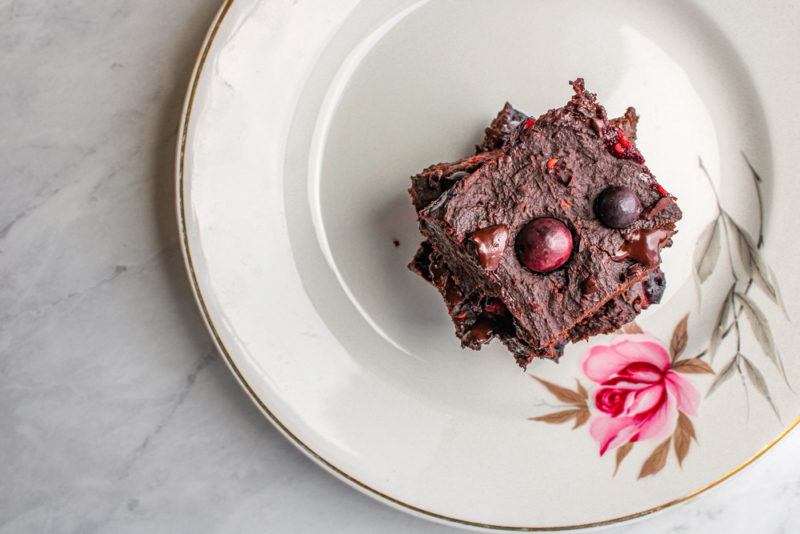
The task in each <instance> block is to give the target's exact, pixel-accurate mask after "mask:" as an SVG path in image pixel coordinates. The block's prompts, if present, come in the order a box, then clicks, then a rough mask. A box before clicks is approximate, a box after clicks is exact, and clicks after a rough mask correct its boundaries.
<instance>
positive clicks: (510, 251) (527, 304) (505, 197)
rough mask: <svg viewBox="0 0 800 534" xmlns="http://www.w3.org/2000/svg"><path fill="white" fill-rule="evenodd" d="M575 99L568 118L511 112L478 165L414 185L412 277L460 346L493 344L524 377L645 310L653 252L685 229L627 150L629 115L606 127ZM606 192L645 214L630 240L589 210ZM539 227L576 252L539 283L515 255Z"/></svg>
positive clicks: (442, 170)
mask: <svg viewBox="0 0 800 534" xmlns="http://www.w3.org/2000/svg"><path fill="white" fill-rule="evenodd" d="M573 88H574V90H575V96H574V97H573V98H572V99H571V100H570V102H569V103H568V104H567V105H566V106H564V107H563V108H558V109H555V110H551V111H549V112H548V113H546V114H545V115H543V116H541V117H539V118H538V119H532V118H529V117H526V116H525V115H524V114H522V113H521V112H519V111H517V110H515V109H514V108H513V107H512V106H511V105H510V104H506V106H505V107H504V108H503V110H501V112H500V113H499V114H498V116H497V118H496V119H495V120H494V121H493V122H492V124H491V125H490V126H489V128H487V130H486V138H485V139H484V141H483V143H482V144H481V145H479V146H478V147H477V148H478V153H477V154H475V155H474V156H470V157H468V158H465V159H463V160H461V161H458V162H454V163H444V164H438V165H434V166H432V167H429V168H428V169H426V170H425V171H423V172H422V173H420V174H418V175H416V176H414V177H413V178H412V187H411V190H410V193H411V197H412V201H413V203H414V205H415V207H416V208H417V210H418V213H419V219H420V228H421V231H422V233H423V235H425V236H426V237H427V241H426V243H424V244H423V246H422V247H421V248H420V251H419V252H418V254H417V257H416V258H415V260H414V261H413V262H412V265H411V267H412V269H413V270H415V271H417V272H419V273H420V274H422V275H423V277H425V278H426V279H428V280H429V281H431V282H432V283H433V284H434V285H436V286H437V287H438V288H439V290H440V291H441V292H442V294H443V295H444V296H445V297H446V298H445V300H446V302H447V303H448V309H449V311H450V313H451V316H452V317H453V320H454V323H455V324H456V333H457V335H459V337H460V338H461V339H462V343H463V344H464V345H465V346H468V347H471V348H480V345H481V344H482V343H485V342H487V341H488V340H489V339H491V338H492V337H494V336H498V337H500V338H501V339H502V340H503V341H504V342H505V343H506V345H507V346H508V347H509V348H510V349H511V350H512V352H514V354H515V356H516V358H517V360H518V361H519V362H520V364H522V365H525V364H527V362H529V361H530V359H531V358H533V357H535V356H541V357H556V356H557V355H559V354H560V352H561V349H562V347H563V345H564V344H565V343H566V342H568V341H570V340H573V341H574V340H577V339H583V338H585V337H588V336H591V335H594V334H597V333H605V332H608V331H611V330H614V329H616V328H618V327H619V326H621V325H622V324H625V323H627V322H629V321H630V320H632V319H633V318H634V317H635V315H636V314H637V313H638V312H639V311H640V310H641V309H642V308H643V307H645V306H646V305H647V304H648V299H647V298H646V295H645V292H644V291H643V286H642V283H643V282H644V283H646V284H650V285H651V286H652V285H653V284H657V285H658V284H660V285H661V286H662V287H663V275H662V274H661V273H660V271H659V270H658V263H659V261H660V258H659V256H658V251H659V250H660V248H661V247H663V246H668V245H669V244H671V236H672V234H673V233H674V232H675V226H674V225H675V222H676V221H677V220H679V219H680V217H681V212H680V209H679V208H678V207H677V205H676V204H675V201H674V198H673V197H671V196H670V195H668V194H667V193H666V191H664V190H663V188H661V186H660V185H658V183H657V182H656V180H655V178H654V177H653V175H652V174H651V173H650V171H649V170H648V169H647V167H646V166H644V159H643V158H642V156H641V154H640V153H639V151H638V150H637V149H636V147H635V145H634V141H635V137H636V124H637V121H638V117H637V116H636V113H635V111H634V110H633V109H632V108H629V109H628V110H627V111H626V113H625V115H624V116H623V117H621V118H619V119H612V120H608V119H607V117H606V112H605V110H604V109H603V108H602V106H600V105H599V104H597V102H596V99H595V95H593V94H592V93H589V92H587V91H585V90H584V87H583V81H582V80H577V81H576V82H574V83H573ZM610 185H622V186H625V187H627V188H629V189H630V190H631V191H633V192H634V193H635V194H636V195H637V197H638V198H639V200H640V202H641V204H642V206H643V207H644V209H643V210H642V212H641V216H640V217H639V219H638V220H636V221H635V222H634V223H633V224H631V225H630V226H629V227H627V228H624V229H615V228H609V227H607V226H605V225H604V224H602V223H601V222H600V221H599V220H598V219H597V217H596V216H595V213H594V209H593V206H594V202H595V198H596V197H597V195H598V194H599V193H600V192H601V191H602V190H604V189H605V188H606V187H608V186H610ZM541 217H550V218H555V219H557V220H559V221H563V222H564V224H566V225H567V226H568V227H569V229H570V231H571V234H572V237H573V241H574V246H573V250H572V254H571V256H570V258H569V261H567V263H566V264H565V265H564V266H563V267H562V268H560V269H557V270H555V271H553V272H548V273H546V274H540V273H535V272H532V271H531V270H530V269H528V268H527V267H525V266H524V265H522V263H521V262H520V260H519V258H518V255H517V254H515V239H516V236H517V234H518V232H519V231H520V229H521V228H522V227H523V226H524V225H525V224H526V223H527V222H528V221H531V220H533V219H536V218H541Z"/></svg>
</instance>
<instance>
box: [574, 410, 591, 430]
mask: <svg viewBox="0 0 800 534" xmlns="http://www.w3.org/2000/svg"><path fill="white" fill-rule="evenodd" d="M590 415H591V414H590V413H589V408H581V409H580V410H578V413H577V414H575V426H573V427H572V430H575V429H576V428H578V427H581V426H583V425H585V424H586V421H588V420H589V416H590Z"/></svg>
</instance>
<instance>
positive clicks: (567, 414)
mask: <svg viewBox="0 0 800 534" xmlns="http://www.w3.org/2000/svg"><path fill="white" fill-rule="evenodd" d="M581 411H582V410H581V409H575V410H563V411H560V412H553V413H548V414H545V415H540V416H538V417H529V418H528V420H530V421H541V422H542V423H550V424H551V425H559V424H561V423H566V422H567V421H571V420H572V419H574V418H575V417H576V416H577V415H578V414H579V413H580V412H581Z"/></svg>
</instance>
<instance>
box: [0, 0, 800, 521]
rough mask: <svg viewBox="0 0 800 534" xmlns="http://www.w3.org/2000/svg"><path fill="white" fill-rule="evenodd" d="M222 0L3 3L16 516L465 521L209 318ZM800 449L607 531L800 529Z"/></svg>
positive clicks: (9, 416) (4, 451) (8, 459)
mask: <svg viewBox="0 0 800 534" xmlns="http://www.w3.org/2000/svg"><path fill="white" fill-rule="evenodd" d="M287 1H288V0H287ZM217 7H218V0H169V1H168V2H164V1H162V0H25V1H15V0H0V72H2V73H3V84H2V86H0V124H2V125H3V128H2V132H1V133H0V170H2V173H1V174H0V177H1V179H0V458H2V461H0V533H12V532H13V533H16V532H59V533H60V532H80V533H91V532H115V533H117V532H123V533H124V532H149V533H150V532H152V533H156V532H169V533H180V532H262V531H268V532H293V533H295V532H301V533H323V532H324V533H329V532H348V533H349V532H364V533H366V532H388V533H391V532H398V533H400V532H404V533H405V532H421V533H427V532H431V533H433V532H455V530H454V529H451V528H448V527H443V526H439V525H434V524H431V523H428V522H425V521H422V520H420V519H417V518H414V517H411V516H408V515H406V514H403V513H401V512H398V511H395V510H392V509H390V508H388V507H386V506H384V505H382V504H379V503H377V502H375V501H373V500H371V499H369V498H367V497H365V496H363V495H361V494H359V493H358V492H356V491H355V490H352V489H350V488H349V487H347V486H346V485H344V484H343V483H341V482H339V481H337V480H336V479H334V478H333V477H331V476H330V475H328V474H326V473H325V472H323V471H322V470H321V469H319V468H318V467H317V466H315V465H314V464H312V463H311V462H310V461H309V460H307V459H306V458H305V457H304V456H303V455H302V454H300V453H299V452H298V451H297V450H295V449H294V448H293V446H292V445H290V444H289V443H288V442H287V441H286V440H285V439H284V438H283V437H282V436H281V435H280V434H279V433H278V432H277V431H276V430H274V429H273V428H272V427H271V426H270V424H269V423H268V422H267V421H266V420H265V419H263V418H262V417H261V415H260V414H259V413H258V412H257V410H256V409H255V407H254V406H253V405H252V404H251V403H250V401H249V400H248V399H247V398H246V396H245V395H244V393H243V392H242V391H240V389H239V387H238V386H237V384H236V383H235V382H234V379H233V377H232V376H231V375H230V373H229V372H228V370H227V368H226V367H225V366H224V365H223V364H222V362H221V360H220V359H219V357H218V356H217V354H216V352H215V350H214V347H213V346H212V344H211V341H210V339H209V336H208V335H207V333H206V330H205V328H204V327H203V325H202V323H201V320H200V317H199V314H198V313H197V311H196V309H195V306H194V302H193V300H192V296H191V294H190V292H189V286H188V284H187V282H186V279H185V275H184V271H183V264H182V260H181V257H180V251H179V248H178V244H177V233H176V227H175V223H174V210H173V201H174V194H173V172H172V169H173V154H174V143H175V134H176V126H177V121H178V114H179V110H180V105H181V103H182V100H183V93H184V89H185V86H186V83H187V80H188V76H189V73H190V70H191V67H192V64H193V61H194V57H195V54H196V50H197V48H198V46H199V44H200V42H201V39H202V37H203V35H204V33H205V31H206V27H207V25H208V23H209V22H210V20H211V18H212V16H213V14H214V12H215V11H216V9H217ZM799 453H800V434H799V433H797V432H795V433H794V434H792V435H790V436H789V437H787V438H786V439H785V440H784V441H782V442H781V443H780V444H778V445H777V446H776V447H775V448H774V449H773V451H771V452H770V453H769V454H767V455H766V456H765V457H763V458H762V459H760V460H759V461H758V462H756V464H755V465H754V466H752V467H751V468H749V469H748V470H746V471H745V472H743V473H741V474H739V475H737V476H736V477H734V478H733V479H732V480H731V481H729V482H727V483H725V484H723V485H722V486H720V487H718V488H715V489H714V490H712V491H710V492H709V493H707V494H705V495H703V496H702V497H700V498H698V499H695V500H694V501H692V502H690V503H688V504H685V505H682V506H679V507H675V508H673V509H670V510H667V511H665V512H663V513H660V514H656V515H654V516H650V517H648V518H645V519H643V520H640V521H638V522H635V523H633V524H630V525H623V526H616V527H611V528H610V529H609V530H608V532H619V533H625V534H633V533H637V534H638V533H644V532H703V533H708V532H726V533H738V532H742V533H744V532H753V531H759V532H768V533H782V532H787V533H788V532H797V531H800V514H798V513H797V510H798V509H800V461H798V458H800V454H799ZM531 498H532V499H535V495H532V496H531Z"/></svg>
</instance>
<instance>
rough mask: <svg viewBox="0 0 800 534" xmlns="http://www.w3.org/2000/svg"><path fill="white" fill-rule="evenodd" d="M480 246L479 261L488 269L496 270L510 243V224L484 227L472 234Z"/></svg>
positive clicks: (473, 239)
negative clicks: (507, 244)
mask: <svg viewBox="0 0 800 534" xmlns="http://www.w3.org/2000/svg"><path fill="white" fill-rule="evenodd" d="M470 239H472V241H473V242H474V243H475V245H477V247H478V261H479V262H480V264H481V267H483V268H484V269H486V270H487V271H494V270H495V269H497V268H498V267H499V266H500V260H501V259H502V258H503V252H504V251H505V250H506V243H508V226H506V225H505V224H497V225H495V226H489V227H487V228H482V229H480V230H478V231H477V232H475V233H473V234H472V235H471V236H470Z"/></svg>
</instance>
